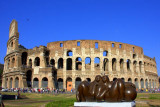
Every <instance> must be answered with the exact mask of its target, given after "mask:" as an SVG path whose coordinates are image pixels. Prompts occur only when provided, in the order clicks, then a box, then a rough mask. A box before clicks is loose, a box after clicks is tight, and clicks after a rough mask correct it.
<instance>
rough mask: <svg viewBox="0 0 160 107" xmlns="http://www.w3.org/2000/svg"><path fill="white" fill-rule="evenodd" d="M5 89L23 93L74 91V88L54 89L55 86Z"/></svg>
mask: <svg viewBox="0 0 160 107" xmlns="http://www.w3.org/2000/svg"><path fill="white" fill-rule="evenodd" d="M5 90H6V91H9V92H18V91H19V92H23V93H41V94H43V93H48V94H49V93H53V94H58V93H62V94H63V93H75V90H74V89H71V91H70V92H69V91H66V89H55V88H10V89H5Z"/></svg>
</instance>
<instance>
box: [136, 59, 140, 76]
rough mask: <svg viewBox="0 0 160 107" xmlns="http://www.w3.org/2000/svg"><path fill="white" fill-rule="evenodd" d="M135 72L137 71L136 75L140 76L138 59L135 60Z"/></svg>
mask: <svg viewBox="0 0 160 107" xmlns="http://www.w3.org/2000/svg"><path fill="white" fill-rule="evenodd" d="M136 72H137V73H138V76H140V71H139V63H138V61H137V64H136Z"/></svg>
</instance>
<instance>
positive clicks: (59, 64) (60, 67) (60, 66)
mask: <svg viewBox="0 0 160 107" xmlns="http://www.w3.org/2000/svg"><path fill="white" fill-rule="evenodd" d="M62 68H63V58H59V59H58V69H62Z"/></svg>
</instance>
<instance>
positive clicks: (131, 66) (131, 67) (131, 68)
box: [130, 60, 134, 74]
mask: <svg viewBox="0 0 160 107" xmlns="http://www.w3.org/2000/svg"><path fill="white" fill-rule="evenodd" d="M130 70H131V72H132V74H134V71H133V61H131V60H130Z"/></svg>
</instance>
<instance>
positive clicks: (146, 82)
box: [145, 79, 148, 89]
mask: <svg viewBox="0 0 160 107" xmlns="http://www.w3.org/2000/svg"><path fill="white" fill-rule="evenodd" d="M145 85H146V89H148V80H147V79H146V81H145Z"/></svg>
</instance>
